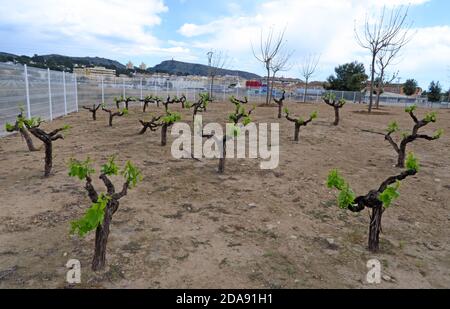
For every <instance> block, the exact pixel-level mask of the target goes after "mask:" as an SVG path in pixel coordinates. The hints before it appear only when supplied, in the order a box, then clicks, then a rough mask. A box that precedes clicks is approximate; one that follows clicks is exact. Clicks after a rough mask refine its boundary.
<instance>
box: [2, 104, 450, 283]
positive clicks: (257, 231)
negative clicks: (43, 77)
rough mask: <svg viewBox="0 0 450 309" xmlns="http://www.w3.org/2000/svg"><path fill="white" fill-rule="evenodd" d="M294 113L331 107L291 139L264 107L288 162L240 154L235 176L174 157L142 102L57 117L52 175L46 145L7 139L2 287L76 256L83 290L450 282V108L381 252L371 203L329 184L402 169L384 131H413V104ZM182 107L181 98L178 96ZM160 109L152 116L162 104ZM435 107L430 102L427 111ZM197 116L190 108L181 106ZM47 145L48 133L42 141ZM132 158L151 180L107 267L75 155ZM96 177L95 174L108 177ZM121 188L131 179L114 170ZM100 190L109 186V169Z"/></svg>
mask: <svg viewBox="0 0 450 309" xmlns="http://www.w3.org/2000/svg"><path fill="white" fill-rule="evenodd" d="M288 106H289V109H290V111H291V112H292V114H294V115H296V116H300V115H302V116H304V117H306V116H307V115H308V114H309V113H310V112H311V111H313V110H317V111H318V112H319V118H318V119H317V120H316V121H315V122H314V123H313V124H311V125H310V126H308V127H306V128H302V129H301V132H300V142H299V143H295V142H294V141H293V130H294V128H293V124H292V123H289V122H287V121H286V120H285V119H282V120H278V119H276V118H275V117H276V114H277V111H276V108H274V107H270V108H269V107H257V109H256V111H255V112H254V115H253V117H252V118H253V120H254V121H255V122H256V123H260V122H275V121H276V122H278V121H279V122H280V152H281V154H280V156H281V157H280V164H279V167H278V168H277V169H276V170H261V169H260V168H259V162H260V161H259V160H256V159H241V160H228V161H227V166H226V170H225V174H224V175H219V174H218V173H217V171H216V169H217V163H218V162H217V160H202V162H196V161H194V160H176V159H173V158H172V157H171V152H170V143H171V141H172V139H173V137H170V136H169V145H168V146H167V147H165V148H162V147H160V145H159V139H160V133H159V131H158V132H148V133H146V134H145V135H142V136H140V135H137V133H138V131H139V130H140V129H141V126H140V124H139V123H138V119H141V118H143V114H142V111H141V110H140V108H139V107H135V108H132V109H131V111H130V115H129V116H127V117H123V118H117V119H115V124H114V127H113V128H109V127H108V126H107V118H106V113H103V112H101V111H99V115H98V120H97V122H93V121H92V120H91V117H90V114H89V113H88V112H87V111H80V113H77V114H72V115H69V116H67V117H64V118H61V119H58V120H56V121H54V122H52V123H50V124H44V125H43V128H45V129H54V128H57V127H60V126H62V125H63V124H69V125H70V126H72V129H71V130H70V131H69V132H68V133H67V134H66V138H65V140H63V141H62V140H59V141H56V142H55V143H54V169H53V174H52V176H51V177H50V178H48V179H44V178H43V177H42V176H43V156H44V154H43V151H41V152H35V153H29V152H28V151H27V149H26V145H25V143H24V142H23V141H22V140H21V138H20V137H19V136H18V135H12V136H8V137H5V138H1V139H0V170H1V173H0V288H63V287H70V285H68V284H67V283H66V282H65V278H66V271H67V269H66V268H65V264H66V263H67V261H68V260H69V259H78V260H80V261H81V265H82V284H80V285H78V286H77V287H82V288H373V287H375V288H450V241H449V240H450V233H449V226H450V211H449V210H450V204H449V200H450V156H449V150H450V135H449V134H450V111H448V110H439V111H437V112H438V122H437V123H436V124H432V125H429V126H428V127H425V128H424V129H423V132H425V133H429V134H432V133H433V132H434V131H435V130H436V129H437V128H443V129H444V130H445V132H449V133H448V134H444V136H443V138H442V139H440V140H438V141H433V142H428V141H416V142H415V143H414V144H412V145H411V146H410V148H409V150H413V151H414V152H415V154H416V155H417V157H418V158H419V159H420V162H421V166H422V168H421V170H420V173H419V174H418V175H417V176H415V177H411V178H408V179H407V180H405V181H404V182H403V183H402V186H401V188H400V193H401V197H400V198H399V199H398V200H397V201H396V202H395V204H394V205H393V206H392V207H391V208H389V209H388V210H387V211H386V213H385V214H384V217H383V234H382V235H381V252H380V253H379V254H376V255H373V254H371V253H369V252H368V251H367V249H366V247H367V245H366V243H367V238H368V223H369V214H368V212H367V211H364V212H362V213H360V214H353V213H350V212H349V211H344V210H340V209H339V208H338V207H337V204H336V192H335V191H332V190H329V189H328V188H327V187H326V186H325V180H326V177H327V174H328V172H329V170H330V169H333V168H339V170H340V171H341V173H342V174H343V175H344V176H345V178H346V180H347V181H348V182H349V183H350V184H351V186H352V188H353V189H354V191H355V192H356V193H357V194H366V193H367V192H368V191H369V190H370V189H375V188H378V186H379V185H380V184H381V182H382V181H384V180H385V179H386V178H387V177H389V176H392V175H395V174H397V173H398V172H399V171H400V170H399V169H397V168H395V167H393V166H394V164H395V161H396V154H395V152H394V150H393V149H392V148H391V146H390V145H389V143H388V142H386V141H385V140H384V137H383V136H381V135H377V134H373V133H369V132H366V131H363V130H372V131H379V132H383V131H384V130H385V128H386V127H387V124H388V123H389V122H390V121H392V120H398V122H399V124H400V127H401V128H403V129H405V130H410V128H411V127H412V121H411V119H410V118H409V116H408V115H407V114H406V113H405V112H404V110H403V108H383V109H382V110H379V111H376V112H375V113H374V114H373V115H370V116H368V115H367V114H366V113H364V112H363V111H365V110H366V108H365V106H362V105H351V104H349V105H347V106H345V107H344V108H343V110H342V112H341V116H342V123H341V125H340V126H339V127H334V126H332V125H331V123H332V121H333V117H334V112H333V109H332V108H330V107H328V106H326V105H325V104H323V103H322V104H299V103H289V104H288ZM172 109H173V110H178V111H181V107H173V108H172ZM232 110H233V105H232V104H231V103H215V104H212V105H211V107H210V109H209V110H208V112H207V113H204V116H203V119H204V124H206V123H208V122H220V123H224V122H225V121H226V120H227V115H228V114H229V113H230V112H231V111H232ZM161 112H162V108H160V109H159V110H158V109H157V108H156V107H151V108H150V111H148V112H147V116H146V118H147V119H148V118H149V116H150V114H151V113H153V114H159V113H161ZM426 112H427V110H424V109H419V110H418V111H417V114H418V115H419V116H424V115H425V113H426ZM182 113H183V117H184V119H189V123H191V121H190V119H191V117H190V114H189V111H182ZM35 143H36V144H39V143H38V141H36V140H35ZM112 154H115V155H117V158H118V161H119V163H120V165H122V164H123V163H124V162H125V161H126V160H132V161H133V162H134V163H136V165H137V166H138V167H139V168H140V169H141V170H142V173H143V175H144V180H143V182H142V183H140V184H139V185H138V187H137V188H136V189H134V190H132V191H130V192H129V194H128V196H127V197H125V198H124V199H122V200H121V206H120V209H119V211H118V212H117V214H116V215H115V216H114V218H113V223H112V226H111V234H110V238H109V243H108V254H107V264H108V267H107V269H106V270H105V271H102V272H98V273H93V272H92V271H91V270H90V263H91V258H92V254H93V239H94V233H91V234H90V235H89V236H87V237H86V238H84V239H80V238H78V237H76V236H70V235H69V229H70V221H72V220H75V219H78V218H79V217H81V216H82V215H83V214H84V212H85V210H86V209H87V208H88V207H89V206H90V201H89V199H88V196H87V194H86V192H85V190H84V183H83V182H80V181H78V180H77V179H72V178H70V177H69V176H68V174H67V162H68V159H69V158H70V157H74V158H77V159H80V160H83V159H85V158H86V157H87V156H89V157H91V158H92V159H94V160H95V162H96V164H95V168H96V169H97V171H98V170H99V167H100V165H101V164H103V163H104V162H105V160H106V159H107V157H108V156H110V155H112ZM96 178H97V177H96ZM114 180H115V183H116V186H118V187H119V186H121V185H122V180H121V178H115V179H114ZM94 184H95V186H96V188H97V190H103V187H102V186H101V183H100V181H99V180H98V179H95V182H94ZM371 258H377V259H379V260H380V261H381V263H382V272H383V281H382V283H381V284H379V285H376V286H373V285H369V284H367V283H366V280H365V278H366V273H367V271H368V269H367V267H366V263H367V261H368V260H369V259H371Z"/></svg>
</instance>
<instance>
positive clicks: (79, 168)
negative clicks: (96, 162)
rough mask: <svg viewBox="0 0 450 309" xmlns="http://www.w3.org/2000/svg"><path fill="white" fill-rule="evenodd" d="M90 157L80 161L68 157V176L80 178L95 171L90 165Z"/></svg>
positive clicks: (88, 175) (84, 177) (82, 178)
mask: <svg viewBox="0 0 450 309" xmlns="http://www.w3.org/2000/svg"><path fill="white" fill-rule="evenodd" d="M91 163H92V161H91V159H89V158H87V159H86V160H85V161H83V162H81V161H78V160H75V159H70V161H69V176H70V177H77V178H78V179H80V180H84V179H86V177H90V176H91V174H93V173H95V170H94V169H93V168H92V167H91Z"/></svg>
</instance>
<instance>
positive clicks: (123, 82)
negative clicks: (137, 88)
mask: <svg viewBox="0 0 450 309" xmlns="http://www.w3.org/2000/svg"><path fill="white" fill-rule="evenodd" d="M122 88H123V98H124V99H125V98H126V97H125V95H126V92H125V78H123V77H122Z"/></svg>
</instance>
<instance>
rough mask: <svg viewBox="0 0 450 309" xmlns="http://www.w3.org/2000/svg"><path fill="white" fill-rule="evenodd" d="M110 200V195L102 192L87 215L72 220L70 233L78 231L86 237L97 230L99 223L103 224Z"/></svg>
mask: <svg viewBox="0 0 450 309" xmlns="http://www.w3.org/2000/svg"><path fill="white" fill-rule="evenodd" d="M109 201H110V197H108V196H107V195H105V194H101V195H100V196H99V197H98V199H97V202H96V203H93V204H92V206H91V208H89V209H88V210H87V211H86V213H85V215H84V216H83V217H82V218H81V219H79V220H77V221H72V222H71V223H70V224H71V230H70V234H72V235H73V234H75V233H77V234H78V235H79V236H80V237H84V236H85V235H86V234H87V233H89V232H90V231H93V230H95V229H96V228H97V227H98V226H99V225H101V224H103V220H104V218H105V209H106V206H107V205H108V202H109Z"/></svg>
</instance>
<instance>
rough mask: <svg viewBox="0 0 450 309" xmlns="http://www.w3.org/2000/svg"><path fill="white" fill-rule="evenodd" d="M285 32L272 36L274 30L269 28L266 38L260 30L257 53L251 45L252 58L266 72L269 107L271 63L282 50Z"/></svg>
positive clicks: (267, 103) (267, 102)
mask: <svg viewBox="0 0 450 309" xmlns="http://www.w3.org/2000/svg"><path fill="white" fill-rule="evenodd" d="M285 32H286V28H285V29H284V30H283V31H281V32H280V33H279V34H278V35H277V36H276V35H275V34H274V29H273V28H271V29H270V31H269V33H268V34H267V36H266V38H264V37H263V31H262V29H261V38H260V46H259V49H260V50H259V51H258V52H256V51H255V49H254V47H253V43H252V44H251V45H252V52H253V56H255V58H256V59H257V60H258V61H259V62H261V63H262V64H263V65H264V68H265V69H266V71H267V76H266V82H267V95H266V105H269V102H270V94H269V85H270V71H271V69H272V68H271V66H272V62H273V60H274V59H275V56H276V55H277V54H278V52H279V51H280V50H281V49H282V48H283V43H284V34H285Z"/></svg>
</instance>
